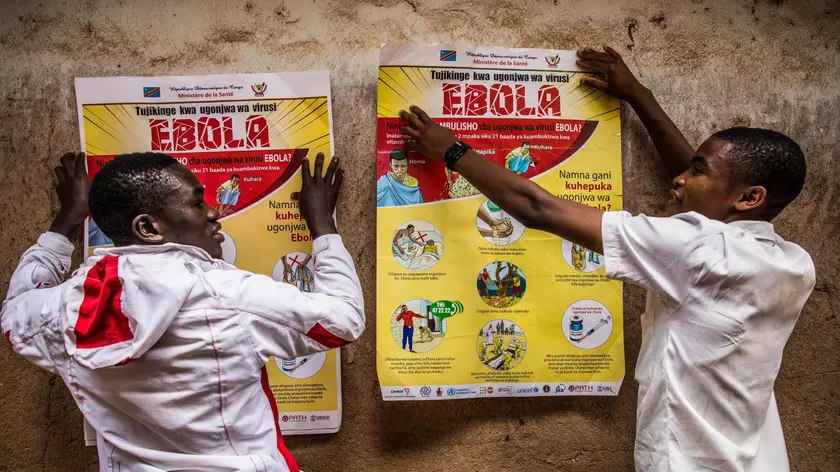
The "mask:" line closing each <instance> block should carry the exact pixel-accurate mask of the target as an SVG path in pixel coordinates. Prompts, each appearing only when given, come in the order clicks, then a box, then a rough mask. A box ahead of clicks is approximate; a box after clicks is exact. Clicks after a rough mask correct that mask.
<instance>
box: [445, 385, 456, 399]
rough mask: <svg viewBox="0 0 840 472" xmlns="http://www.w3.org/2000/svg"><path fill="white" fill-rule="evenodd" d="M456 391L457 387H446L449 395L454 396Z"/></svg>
mask: <svg viewBox="0 0 840 472" xmlns="http://www.w3.org/2000/svg"><path fill="white" fill-rule="evenodd" d="M455 393H456V392H455V389H454V388H452V387H449V388H448V389H446V394H447V395H449V396H450V397H454V396H455Z"/></svg>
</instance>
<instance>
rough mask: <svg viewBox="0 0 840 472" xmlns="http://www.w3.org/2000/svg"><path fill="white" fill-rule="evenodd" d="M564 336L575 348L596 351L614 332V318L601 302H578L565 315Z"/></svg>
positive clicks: (567, 309)
mask: <svg viewBox="0 0 840 472" xmlns="http://www.w3.org/2000/svg"><path fill="white" fill-rule="evenodd" d="M562 323H563V335H564V336H565V337H566V339H567V340H568V341H569V342H570V343H572V345H573V346H575V347H579V348H581V349H595V348H596V347H599V346H601V345H603V344H604V343H605V342H607V340H608V339H609V338H610V336H611V335H612V332H613V324H614V322H613V318H612V315H610V311H609V310H607V307H605V306H604V305H603V304H602V303H601V302H597V301H595V300H578V301H576V302H574V303H572V304H571V305H570V306H569V307H568V308H566V312H565V313H563V321H562Z"/></svg>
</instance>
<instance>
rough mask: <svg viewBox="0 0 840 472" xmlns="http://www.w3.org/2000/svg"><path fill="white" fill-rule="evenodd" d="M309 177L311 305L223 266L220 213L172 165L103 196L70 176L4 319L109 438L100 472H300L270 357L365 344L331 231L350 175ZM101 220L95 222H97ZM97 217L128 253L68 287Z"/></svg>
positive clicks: (112, 252)
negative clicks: (283, 428) (87, 229)
mask: <svg viewBox="0 0 840 472" xmlns="http://www.w3.org/2000/svg"><path fill="white" fill-rule="evenodd" d="M323 161H324V156H323V155H322V154H319V155H318V157H317V158H316V160H315V165H314V175H313V174H312V173H310V170H309V163H308V161H304V164H303V186H302V189H301V192H300V194H299V197H298V199H299V201H300V209H301V213H302V214H303V217H304V218H305V219H306V222H307V224H308V226H309V229H310V231H311V233H312V239H313V240H314V242H313V249H312V251H313V256H314V259H315V271H314V272H315V283H314V284H313V285H314V291H313V293H303V292H300V291H299V290H298V289H297V288H296V287H293V286H290V285H288V284H284V283H282V282H276V281H274V280H272V279H271V278H269V277H266V276H263V275H257V274H253V273H250V272H246V271H243V270H239V269H237V268H236V267H234V266H232V265H230V264H227V263H225V262H223V261H222V260H221V255H222V250H221V242H222V241H224V236H223V235H222V234H220V233H219V230H220V229H221V224H220V223H219V222H218V221H217V219H218V218H219V212H218V211H217V210H216V209H215V208H213V207H211V206H209V205H207V204H206V203H205V199H204V188H203V187H202V186H201V184H200V183H199V182H198V180H197V179H196V177H195V176H194V175H193V174H192V173H191V172H190V171H189V170H187V168H186V167H184V166H182V165H180V164H179V163H178V162H177V161H176V160H174V159H173V158H171V157H169V156H166V155H163V154H152V153H144V154H128V155H123V156H119V157H117V158H116V159H114V160H113V161H112V162H110V163H108V164H107V165H106V166H105V167H103V168H102V169H101V170H100V171H99V173H98V174H97V176H96V178H95V179H94V181H93V183H92V185H91V183H90V181H89V178H88V176H87V172H86V171H85V166H84V155H82V154H79V155H77V156H74V155H73V154H67V155H65V156H64V157H62V159H61V166H59V167H57V168H56V174H57V175H58V178H59V184H58V189H57V192H58V195H59V200H60V201H61V210H60V212H59V214H58V216H57V217H56V219H55V221H54V222H53V225H52V227H51V228H50V231H49V232H47V233H44V234H43V235H41V237H40V238H39V240H38V243H37V244H35V245H34V246H32V247H31V248H30V249H29V250H28V251H26V253H25V254H24V255H23V257H22V258H21V261H20V264H19V266H18V268H17V270H16V271H15V273H14V275H13V276H12V279H11V282H10V286H9V292H8V295H7V298H6V300H5V301H4V303H3V310H2V314H0V326H2V330H3V333H4V334H5V336H6V338H7V339H8V340H9V341H10V342H11V343H12V346H13V347H14V349H15V351H17V352H18V353H20V354H21V355H23V356H24V357H26V358H27V359H29V360H30V361H32V362H33V363H35V364H37V365H39V366H41V367H43V368H45V369H47V370H49V371H50V372H54V373H57V374H59V375H61V378H62V379H63V380H64V383H65V384H66V385H67V387H68V388H69V390H70V393H71V394H72V395H73V398H74V399H75V400H76V403H77V404H78V406H79V408H80V409H81V411H82V413H83V414H84V416H85V418H86V419H87V421H88V422H89V423H90V424H91V426H92V427H93V428H94V429H95V430H96V439H97V446H98V449H99V460H100V470H103V471H104V470H109V471H110V470H120V469H121V470H131V471H133V472H152V471H155V472H157V471H162V470H202V471H226V472H227V471H266V472H285V471H297V470H299V469H298V466H297V464H296V463H295V460H294V458H293V457H292V456H291V454H290V453H289V451H288V450H287V449H286V447H285V446H284V445H283V439H282V437H281V435H280V430H279V428H278V423H277V407H276V405H275V403H274V400H273V396H272V393H271V391H270V389H269V387H268V379H267V377H266V370H265V364H266V362H268V359H269V357H270V356H279V357H297V356H305V355H308V354H311V353H314V352H318V351H326V350H328V349H332V348H336V347H339V346H342V345H344V344H346V343H348V342H352V341H355V340H356V339H358V338H359V337H360V336H361V334H362V332H363V331H364V329H365V316H364V303H363V299H362V290H361V287H360V285H359V279H358V276H357V275H356V270H355V267H354V265H353V261H352V259H351V257H350V254H348V253H347V250H346V249H345V248H344V245H343V243H342V241H341V238H340V237H339V235H338V234H337V231H336V228H335V223H334V220H333V218H332V214H333V211H334V209H335V204H336V200H337V197H338V191H339V188H340V186H341V182H342V180H343V170H342V169H341V168H340V166H339V164H338V160H337V159H333V161H332V163H331V164H330V166H329V168H328V169H327V172H326V176H322V168H323ZM88 207H89V208H88ZM89 211H90V214H91V216H92V217H93V219H95V220H96V222H97V223H98V225H99V227H100V228H101V229H102V231H104V232H105V233H106V234H107V235H108V237H109V238H111V239H112V240H113V241H114V243H115V246H116V247H114V248H111V249H98V250H96V253H95V256H93V257H91V258H90V259H88V260H87V261H86V262H85V263H84V264H83V265H82V266H81V267H80V268H79V269H78V270H77V271H76V272H74V273H73V275H72V276H71V277H70V278H69V279H67V280H66V281H65V278H66V276H67V274H68V272H69V270H70V258H71V255H72V253H73V244H71V242H70V240H69V238H70V237H72V236H73V235H74V234H75V233H76V232H77V231H78V229H79V228H80V226H81V225H82V223H83V222H84V219H85V218H86V217H87V215H88V212H89Z"/></svg>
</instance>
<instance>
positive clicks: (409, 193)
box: [376, 149, 423, 207]
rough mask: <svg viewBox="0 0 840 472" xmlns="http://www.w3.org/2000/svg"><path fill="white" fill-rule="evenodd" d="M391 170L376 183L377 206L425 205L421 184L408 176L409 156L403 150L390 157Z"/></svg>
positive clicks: (396, 151) (394, 151)
mask: <svg viewBox="0 0 840 472" xmlns="http://www.w3.org/2000/svg"><path fill="white" fill-rule="evenodd" d="M389 158H390V161H389V162H390V166H391V170H390V171H389V172H387V173H386V174H385V175H383V176H382V177H380V178H379V180H377V181H376V206H377V207H389V206H402V205H417V204H418V203H423V195H421V194H420V183H419V182H418V181H417V179H416V178H414V177H412V176H410V175H408V156H407V155H406V153H405V151H403V150H402V149H395V150H393V151H391V154H390V155H389Z"/></svg>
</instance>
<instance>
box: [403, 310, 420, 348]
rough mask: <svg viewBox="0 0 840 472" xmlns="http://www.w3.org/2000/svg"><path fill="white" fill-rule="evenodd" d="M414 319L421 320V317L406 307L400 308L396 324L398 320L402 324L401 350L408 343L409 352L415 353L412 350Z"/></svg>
mask: <svg viewBox="0 0 840 472" xmlns="http://www.w3.org/2000/svg"><path fill="white" fill-rule="evenodd" d="M414 318H423V316H422V315H418V314H417V313H414V312H413V311H411V310H409V309H408V306H406V305H403V306H401V307H400V313H399V314H398V315H397V323H399V322H400V320H402V322H403V335H402V348H403V349H405V345H406V343H408V351H409V352H416V351H415V350H414Z"/></svg>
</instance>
